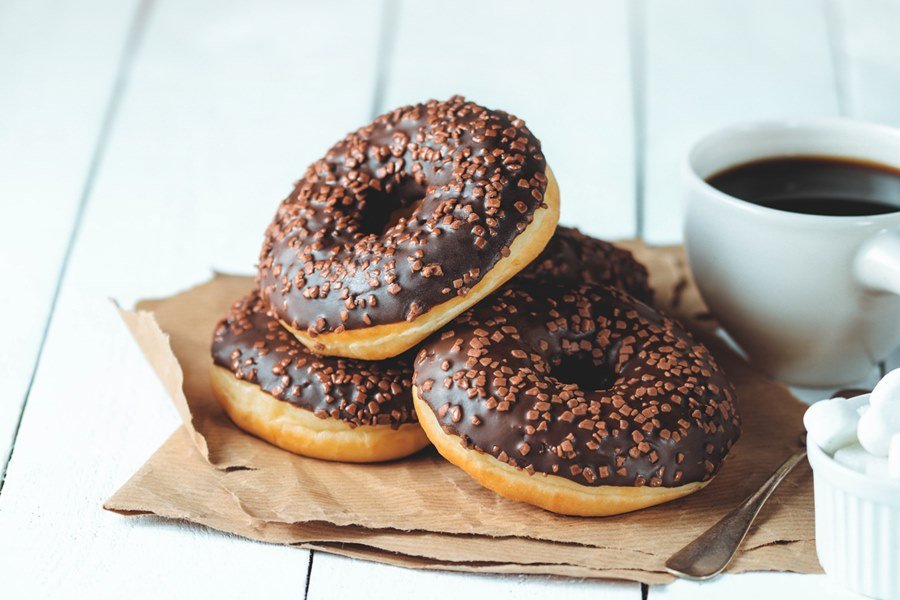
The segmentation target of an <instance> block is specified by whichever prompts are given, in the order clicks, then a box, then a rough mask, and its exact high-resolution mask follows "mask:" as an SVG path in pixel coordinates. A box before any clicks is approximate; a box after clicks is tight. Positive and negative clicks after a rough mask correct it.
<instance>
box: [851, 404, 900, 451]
mask: <svg viewBox="0 0 900 600" xmlns="http://www.w3.org/2000/svg"><path fill="white" fill-rule="evenodd" d="M897 433H900V402H887V403H883V404H872V405H870V406H869V410H867V411H866V412H865V414H864V415H863V416H861V417H860V418H859V425H858V426H857V428H856V435H857V436H858V438H859V443H860V444H862V447H863V448H865V449H866V450H868V451H869V452H870V453H871V454H874V455H875V456H887V455H888V447H889V446H890V443H891V437H892V436H893V435H894V434H897Z"/></svg>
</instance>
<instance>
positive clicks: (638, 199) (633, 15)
mask: <svg viewBox="0 0 900 600" xmlns="http://www.w3.org/2000/svg"><path fill="white" fill-rule="evenodd" d="M646 8H647V7H646V0H633V2H629V3H628V39H629V44H628V47H629V54H630V57H629V58H630V63H631V65H630V66H631V101H632V105H633V107H634V108H633V110H632V121H633V123H632V127H633V128H634V199H635V202H634V210H635V216H634V217H635V220H634V223H635V230H636V235H637V237H638V238H643V237H644V166H645V164H644V159H645V157H644V141H645V132H646V125H647V121H646V116H647V115H646V106H645V103H644V92H645V85H644V84H645V78H646V75H647V71H646V64H645V53H644V41H645V40H644V35H645V34H646V27H645V21H644V16H645V15H646Z"/></svg>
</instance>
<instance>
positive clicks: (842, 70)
mask: <svg viewBox="0 0 900 600" xmlns="http://www.w3.org/2000/svg"><path fill="white" fill-rule="evenodd" d="M835 2H836V0H822V11H823V13H824V14H825V27H826V30H827V33H828V48H829V50H830V51H831V67H832V69H833V70H834V85H835V91H836V95H837V105H838V114H839V115H841V116H846V115H847V114H849V111H848V98H847V61H846V60H845V55H846V48H845V47H844V43H843V39H844V28H843V24H842V23H841V17H840V13H839V11H838V8H837V4H836V3H835Z"/></svg>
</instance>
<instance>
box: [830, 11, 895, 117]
mask: <svg viewBox="0 0 900 600" xmlns="http://www.w3.org/2000/svg"><path fill="white" fill-rule="evenodd" d="M831 1H832V3H833V12H832V15H833V18H834V19H835V21H836V22H835V24H834V28H835V34H836V35H835V36H834V37H835V43H836V45H837V47H836V48H835V51H836V53H837V55H838V61H837V62H838V65H839V68H840V73H839V75H840V78H839V80H840V82H841V85H842V88H843V89H842V91H843V97H844V98H845V108H846V112H847V114H848V115H849V116H853V117H856V118H860V119H866V120H869V121H877V122H881V123H887V124H889V125H894V126H898V127H900V102H898V100H900V42H898V39H897V36H898V35H900V3H897V2H896V1H893V0H869V1H867V2H856V1H853V0H831Z"/></svg>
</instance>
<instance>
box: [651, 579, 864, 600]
mask: <svg viewBox="0 0 900 600" xmlns="http://www.w3.org/2000/svg"><path fill="white" fill-rule="evenodd" d="M648 598H649V599H650V600H702V599H707V598H708V599H716V600H718V599H719V598H728V600H759V598H816V599H817V600H851V599H857V598H861V596H859V595H857V594H853V593H851V592H848V591H846V590H844V589H843V588H840V587H838V586H837V585H836V584H835V583H834V582H833V581H832V580H830V579H829V578H828V577H826V576H825V575H797V574H793V573H744V574H741V575H726V576H723V577H717V578H716V579H713V580H710V581H706V582H694V581H684V580H679V581H676V582H675V583H670V584H669V585H653V586H650V590H649V593H648Z"/></svg>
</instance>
